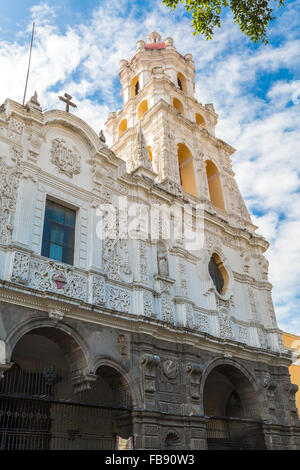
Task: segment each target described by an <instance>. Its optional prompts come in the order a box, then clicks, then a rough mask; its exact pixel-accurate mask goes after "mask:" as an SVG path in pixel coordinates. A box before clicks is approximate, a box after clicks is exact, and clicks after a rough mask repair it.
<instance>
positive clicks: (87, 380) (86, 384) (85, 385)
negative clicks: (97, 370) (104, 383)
mask: <svg viewBox="0 0 300 470" xmlns="http://www.w3.org/2000/svg"><path fill="white" fill-rule="evenodd" d="M97 378H98V375H96V374H92V373H90V372H89V373H85V372H83V371H76V372H74V373H73V375H72V387H73V389H74V392H75V393H81V392H85V391H86V390H90V389H91V388H92V385H93V383H94V382H96V380H97Z"/></svg>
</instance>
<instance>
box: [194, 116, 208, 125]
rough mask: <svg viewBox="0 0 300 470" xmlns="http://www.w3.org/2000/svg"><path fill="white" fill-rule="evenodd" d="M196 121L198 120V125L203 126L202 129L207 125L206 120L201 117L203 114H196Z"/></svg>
mask: <svg viewBox="0 0 300 470" xmlns="http://www.w3.org/2000/svg"><path fill="white" fill-rule="evenodd" d="M195 120H196V123H197V124H198V125H199V126H201V127H206V123H205V119H204V117H203V116H201V114H199V113H196V115H195Z"/></svg>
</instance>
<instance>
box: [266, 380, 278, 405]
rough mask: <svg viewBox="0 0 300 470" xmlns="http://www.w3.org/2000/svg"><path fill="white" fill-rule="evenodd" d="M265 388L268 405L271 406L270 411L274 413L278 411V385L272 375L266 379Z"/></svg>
mask: <svg viewBox="0 0 300 470" xmlns="http://www.w3.org/2000/svg"><path fill="white" fill-rule="evenodd" d="M263 388H264V389H265V390H266V396H267V403H268V405H269V409H270V410H272V411H274V410H276V403H275V390H276V388H277V383H276V382H275V381H274V380H273V379H272V377H271V376H270V375H267V376H266V377H264V379H263Z"/></svg>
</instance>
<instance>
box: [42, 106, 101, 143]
mask: <svg viewBox="0 0 300 470" xmlns="http://www.w3.org/2000/svg"><path fill="white" fill-rule="evenodd" d="M43 116H44V124H45V132H47V127H49V126H51V125H56V124H58V125H61V126H63V127H65V128H67V129H71V130H72V131H73V132H75V133H76V134H78V135H79V136H80V137H81V139H82V140H83V141H84V142H85V143H86V144H87V146H88V148H89V149H90V150H91V151H92V152H97V151H98V150H100V149H101V148H102V147H103V143H102V142H101V141H100V139H99V137H98V136H97V134H96V132H95V131H94V130H93V129H92V128H91V127H90V126H89V125H88V124H87V123H86V122H84V121H83V120H82V119H80V118H79V117H77V116H75V115H74V114H71V113H65V112H64V111H60V110H57V109H52V110H50V111H46V112H45V113H44V114H43Z"/></svg>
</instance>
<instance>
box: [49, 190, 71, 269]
mask: <svg viewBox="0 0 300 470" xmlns="http://www.w3.org/2000/svg"><path fill="white" fill-rule="evenodd" d="M48 203H51V204H55V205H57V206H60V207H62V208H63V209H64V224H60V223H58V222H56V221H55V220H53V219H52V220H51V219H48V218H47V204H48ZM66 210H67V211H72V212H73V213H74V224H73V226H71V225H68V224H66V223H65V222H66V220H65V218H66V213H65V211H66ZM47 220H48V221H49V226H50V230H51V227H52V226H54V225H57V226H58V227H59V226H63V228H64V230H63V243H62V245H60V244H59V243H57V246H62V259H61V260H60V259H56V258H53V257H51V256H50V249H51V238H50V239H46V238H45V228H46V221H47ZM77 222H78V208H76V207H74V206H72V205H71V204H68V203H65V202H64V201H61V200H57V199H56V198H52V197H48V196H46V199H45V205H44V220H43V229H42V242H41V249H40V253H41V256H44V257H45V258H48V259H52V260H54V261H57V262H58V263H64V264H69V265H70V266H74V263H75V253H76V240H77ZM66 228H71V229H72V243H71V246H68V245H67V243H65V233H66V230H65V229H66ZM50 237H51V235H50ZM45 242H46V243H45ZM45 244H47V245H48V250H47V252H48V254H46V252H45V248H44V246H45ZM52 244H53V245H54V244H55V243H53V242H52ZM65 249H70V250H72V259H70V260H68V261H64V259H66V258H65V257H64V251H65ZM69 261H71V262H69Z"/></svg>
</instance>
